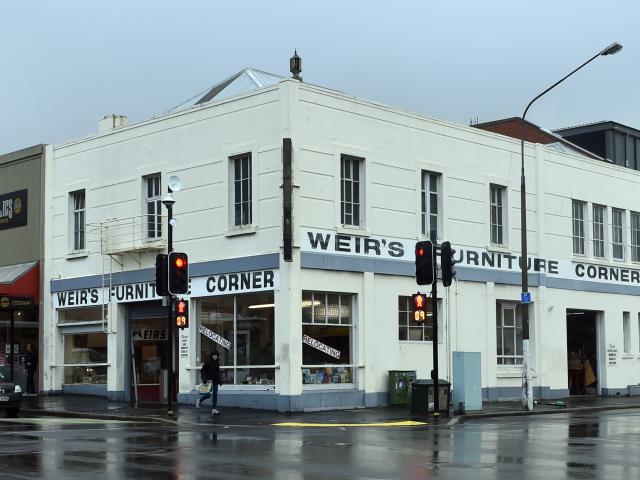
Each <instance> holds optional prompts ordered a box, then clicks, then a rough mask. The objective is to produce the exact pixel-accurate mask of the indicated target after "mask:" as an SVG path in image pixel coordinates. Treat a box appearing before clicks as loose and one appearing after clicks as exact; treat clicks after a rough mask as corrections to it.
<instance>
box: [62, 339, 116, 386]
mask: <svg viewBox="0 0 640 480" xmlns="http://www.w3.org/2000/svg"><path fill="white" fill-rule="evenodd" d="M64 383H65V384H74V383H107V334H106V333H75V334H71V335H65V336H64Z"/></svg>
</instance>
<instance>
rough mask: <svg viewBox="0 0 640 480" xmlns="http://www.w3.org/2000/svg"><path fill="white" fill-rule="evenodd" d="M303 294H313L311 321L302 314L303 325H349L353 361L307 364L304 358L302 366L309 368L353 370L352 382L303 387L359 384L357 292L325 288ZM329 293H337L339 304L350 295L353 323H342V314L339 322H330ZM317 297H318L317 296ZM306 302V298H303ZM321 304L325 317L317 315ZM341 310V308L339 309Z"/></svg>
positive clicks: (337, 386) (304, 291)
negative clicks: (327, 289) (344, 297)
mask: <svg viewBox="0 0 640 480" xmlns="http://www.w3.org/2000/svg"><path fill="white" fill-rule="evenodd" d="M301 293H302V294H303V295H304V294H311V320H310V321H304V319H303V318H302V315H301V325H302V328H303V330H302V331H304V327H305V326H325V327H349V328H350V329H351V332H350V345H349V348H350V350H351V361H350V362H349V363H348V364H343V363H324V364H322V365H315V364H314V365H312V364H306V363H304V360H302V362H303V363H302V365H301V368H302V369H303V370H304V369H307V368H320V367H331V368H336V367H338V368H339V367H344V368H347V367H348V368H349V369H350V370H351V374H350V380H351V381H350V382H346V383H343V384H339V383H328V384H303V388H305V389H314V388H327V387H328V388H353V386H354V385H356V384H357V376H358V371H357V370H358V369H357V365H358V362H357V358H358V352H357V349H356V347H357V339H356V335H357V331H356V319H357V308H356V301H357V295H356V294H355V293H349V292H336V291H324V290H302V292H301ZM329 295H337V296H338V302H339V303H338V304H339V305H341V304H342V297H343V296H348V297H349V299H350V304H351V323H342V322H341V320H340V316H339V318H338V323H329V322H328V321H327V318H328V311H329V309H328V308H327V306H328V305H329ZM316 297H317V298H316ZM303 302H304V300H303ZM320 305H323V308H324V312H325V316H324V319H322V318H321V317H316V308H317V307H318V306H320ZM339 310H340V309H339ZM300 348H301V353H302V348H303V347H302V345H300Z"/></svg>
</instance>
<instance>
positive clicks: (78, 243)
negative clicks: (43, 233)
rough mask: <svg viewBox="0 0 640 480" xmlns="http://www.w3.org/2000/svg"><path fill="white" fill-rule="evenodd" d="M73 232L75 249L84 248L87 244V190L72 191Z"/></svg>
mask: <svg viewBox="0 0 640 480" xmlns="http://www.w3.org/2000/svg"><path fill="white" fill-rule="evenodd" d="M69 195H70V196H71V213H72V215H71V217H72V222H73V223H72V225H71V232H72V234H73V250H74V251H79V250H84V249H85V246H86V238H85V236H86V218H85V209H86V206H85V191H84V190H78V191H76V192H71V193H70V194H69Z"/></svg>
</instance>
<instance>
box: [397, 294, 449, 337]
mask: <svg viewBox="0 0 640 480" xmlns="http://www.w3.org/2000/svg"><path fill="white" fill-rule="evenodd" d="M428 298H429V303H428V305H427V321H426V322H416V321H414V320H413V311H412V301H411V297H406V296H400V297H398V339H399V340H401V341H417V342H432V341H433V305H432V302H431V297H430V296H429V297H428ZM441 309H442V305H441V300H438V313H440V312H441ZM440 327H441V322H440V321H438V333H440V331H441V328H440ZM438 338H439V341H438V343H440V342H441V340H442V335H438Z"/></svg>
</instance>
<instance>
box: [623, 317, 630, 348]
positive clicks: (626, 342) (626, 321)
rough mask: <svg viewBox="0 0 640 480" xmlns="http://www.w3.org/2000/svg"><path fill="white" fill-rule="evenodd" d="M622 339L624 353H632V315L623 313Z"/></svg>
mask: <svg viewBox="0 0 640 480" xmlns="http://www.w3.org/2000/svg"><path fill="white" fill-rule="evenodd" d="M622 339H623V347H624V353H631V313H629V312H622Z"/></svg>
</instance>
